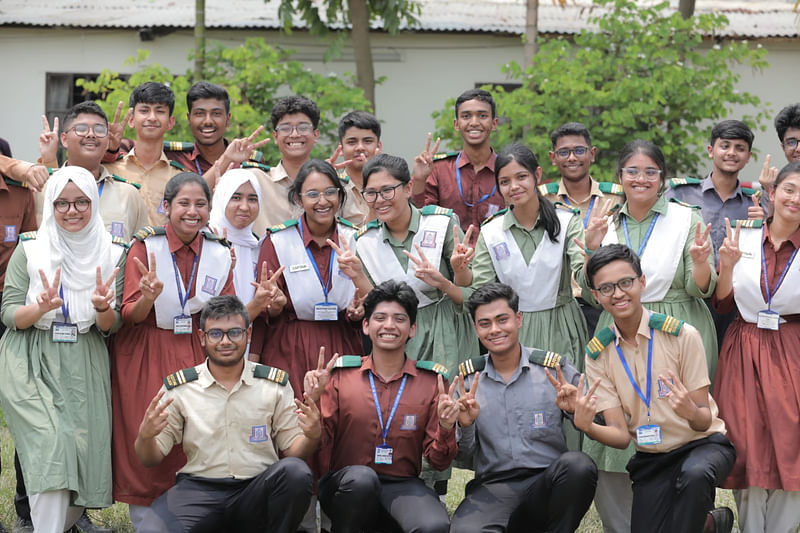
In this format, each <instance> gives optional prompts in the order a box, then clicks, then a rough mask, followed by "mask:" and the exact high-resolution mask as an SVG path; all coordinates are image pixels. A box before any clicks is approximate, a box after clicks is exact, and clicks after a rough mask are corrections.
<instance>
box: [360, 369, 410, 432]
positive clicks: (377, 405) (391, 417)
mask: <svg viewBox="0 0 800 533" xmlns="http://www.w3.org/2000/svg"><path fill="white" fill-rule="evenodd" d="M407 379H408V374H404V375H403V379H402V381H400V388H399V389H398V390H397V396H395V397H394V403H393V404H392V410H391V411H389V420H387V421H386V426H384V425H383V414H382V413H381V404H380V402H379V401H378V391H376V390H375V377H374V376H373V375H372V372H370V373H369V388H370V389H371V390H372V399H373V400H374V401H375V410H376V411H378V422H379V423H380V425H381V437H382V438H383V445H384V446H386V435H388V434H389V426H391V425H392V420H394V414H395V413H396V412H397V406H398V405H399V404H400V397H401V396H402V395H403V389H405V388H406V380H407Z"/></svg>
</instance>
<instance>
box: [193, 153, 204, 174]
mask: <svg viewBox="0 0 800 533" xmlns="http://www.w3.org/2000/svg"><path fill="white" fill-rule="evenodd" d="M198 157H199V156H198ZM194 166H195V168H196V169H197V173H198V174H199V175H201V176H202V175H203V171H202V170H201V169H200V161H198V160H197V157H195V158H194Z"/></svg>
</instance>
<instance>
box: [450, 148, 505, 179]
mask: <svg viewBox="0 0 800 533" xmlns="http://www.w3.org/2000/svg"><path fill="white" fill-rule="evenodd" d="M490 150H491V154H489V159H487V160H486V163H484V164H483V166H482V167H481V168H477V169H475V172H476V173H477V172H480V171H481V169H482V168H484V167H485V168H488V169H489V170H491V171H492V172H494V161H495V159H497V152H495V151H494V149H491V148H490ZM459 155H460V157H459V159H458V168H464V167H465V166H467V165H470V164H472V163H471V162H470V160H469V156H468V155H467V153H466V152H465V151H464V150H461V151H460V152H459Z"/></svg>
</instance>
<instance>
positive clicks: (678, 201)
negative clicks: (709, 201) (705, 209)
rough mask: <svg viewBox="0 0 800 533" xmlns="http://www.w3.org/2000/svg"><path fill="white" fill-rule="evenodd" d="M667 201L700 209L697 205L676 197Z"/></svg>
mask: <svg viewBox="0 0 800 533" xmlns="http://www.w3.org/2000/svg"><path fill="white" fill-rule="evenodd" d="M686 179H689V178H686ZM669 201H670V202H672V203H675V204H678V205H682V206H683V207H688V208H690V209H700V206H699V205H694V204H687V203H686V202H684V201H682V200H678V199H677V198H670V199H669Z"/></svg>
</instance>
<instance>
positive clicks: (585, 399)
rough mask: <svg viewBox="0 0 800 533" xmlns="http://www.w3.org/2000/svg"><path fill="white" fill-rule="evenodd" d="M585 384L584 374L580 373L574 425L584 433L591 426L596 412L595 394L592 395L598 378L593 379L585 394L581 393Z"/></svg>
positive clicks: (597, 383) (598, 381) (598, 383)
mask: <svg viewBox="0 0 800 533" xmlns="http://www.w3.org/2000/svg"><path fill="white" fill-rule="evenodd" d="M584 384H585V376H584V375H583V374H581V377H580V379H579V380H578V396H577V398H576V400H575V427H576V428H578V429H580V430H581V431H583V432H584V433H585V432H586V431H587V430H588V429H589V428H590V427H591V426H592V422H593V421H594V416H595V415H596V414H597V396H595V395H594V393H595V391H596V390H597V386H598V385H600V380H599V379H598V380H597V381H595V382H594V383H593V384H592V386H591V387H589V390H588V391H586V394H581V393H580V391H582V390H583V388H584Z"/></svg>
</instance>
